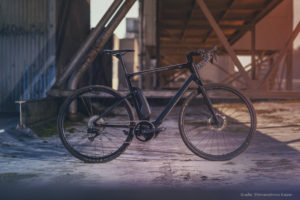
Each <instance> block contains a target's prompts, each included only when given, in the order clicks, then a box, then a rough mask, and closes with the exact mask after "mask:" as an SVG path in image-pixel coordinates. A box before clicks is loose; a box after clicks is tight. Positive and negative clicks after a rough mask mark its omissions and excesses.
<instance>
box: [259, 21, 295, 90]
mask: <svg viewBox="0 0 300 200" xmlns="http://www.w3.org/2000/svg"><path fill="white" fill-rule="evenodd" d="M299 31H300V22H298V24H297V26H296V28H295V29H294V31H293V33H292V34H291V36H290V37H289V39H288V40H287V41H286V43H285V44H284V46H283V47H282V49H281V50H280V52H279V55H278V56H277V58H276V60H275V62H274V64H273V65H272V66H271V67H270V69H269V70H268V72H267V74H266V75H265V76H264V78H263V79H262V80H261V82H260V84H259V86H258V89H261V88H262V87H263V86H264V85H265V84H266V82H267V80H268V79H269V78H270V76H271V74H272V72H273V71H275V70H276V68H278V65H279V64H280V62H281V60H282V58H283V56H284V55H285V53H286V52H287V51H288V49H290V48H291V46H292V43H293V41H294V40H295V39H296V37H297V35H298V33H299Z"/></svg>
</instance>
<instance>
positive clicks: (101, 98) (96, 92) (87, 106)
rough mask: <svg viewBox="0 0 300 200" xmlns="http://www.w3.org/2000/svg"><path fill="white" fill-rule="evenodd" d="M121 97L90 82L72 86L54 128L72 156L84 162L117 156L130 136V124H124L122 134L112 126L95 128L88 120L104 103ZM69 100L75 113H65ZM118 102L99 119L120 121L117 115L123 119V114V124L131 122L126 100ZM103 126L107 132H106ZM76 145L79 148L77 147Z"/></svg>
mask: <svg viewBox="0 0 300 200" xmlns="http://www.w3.org/2000/svg"><path fill="white" fill-rule="evenodd" d="M121 98H122V96H121V95H120V94H119V93H118V92H117V91H115V90H113V89H112V88H109V87H106V86H101V85H93V86H88V87H84V88H81V89H78V90H76V91H75V92H74V93H73V94H72V95H71V96H69V97H68V98H67V99H66V100H65V101H64V103H63V104H62V106H61V107H60V110H59V114H58V132H59V136H60V139H61V141H62V143H63V145H64V146H65V148H66V149H67V150H68V151H69V152H70V153H71V154H72V155H73V156H75V157H76V158H78V159H80V160H82V161H84V162H87V163H104V162H108V161H111V160H113V159H115V158H117V157H118V156H120V155H121V154H122V153H123V152H124V151H125V150H126V148H127V147H128V146H129V144H130V143H131V141H132V138H133V129H132V128H128V129H129V130H128V132H127V134H126V133H125V132H124V131H123V133H122V132H120V133H119V132H118V130H117V131H115V130H114V131H112V128H102V129H101V130H100V128H99V129H96V128H94V127H92V126H93V125H92V124H93V123H91V121H93V119H94V118H95V116H98V115H99V114H101V113H102V112H103V110H104V109H105V108H107V107H108V105H111V104H112V103H113V102H116V101H117V100H120V99H121ZM71 103H74V104H75V105H76V106H75V107H76V109H77V114H76V115H75V117H74V115H71V114H70V113H69V109H70V105H71ZM101 106H102V107H101ZM118 106H119V107H117V109H118V110H117V111H116V110H114V109H113V110H111V111H110V112H109V113H107V114H106V115H105V116H104V117H103V118H101V119H99V120H103V121H104V120H106V121H108V120H110V121H116V122H120V119H121V121H122V120H123V119H124V120H123V121H124V123H125V118H126V120H127V119H128V121H126V124H130V123H132V122H133V121H134V114H133V111H132V107H131V105H130V103H129V102H128V101H127V100H126V99H124V100H123V101H122V102H121V103H120V105H118ZM120 107H121V108H120ZM96 112H97V113H96ZM121 115H122V116H121ZM93 117H94V118H93ZM106 121H105V122H106ZM123 121H122V122H123ZM92 128H94V129H92ZM106 129H109V131H110V132H106ZM116 129H117V128H116ZM85 130H86V132H85ZM88 130H96V131H95V132H99V134H98V135H97V134H96V133H94V136H91V133H89V131H88ZM94 137H95V138H94ZM117 139H118V140H117ZM113 140H114V142H112V141H113ZM89 141H90V143H91V144H89ZM77 142H78V144H77ZM79 142H80V144H79ZM109 143H111V144H109ZM89 145H91V146H89ZM79 147H81V148H83V149H81V150H79ZM92 148H94V150H93V149H92ZM111 150H113V151H112V152H110V151H111ZM101 152H102V154H101ZM106 152H109V153H106Z"/></svg>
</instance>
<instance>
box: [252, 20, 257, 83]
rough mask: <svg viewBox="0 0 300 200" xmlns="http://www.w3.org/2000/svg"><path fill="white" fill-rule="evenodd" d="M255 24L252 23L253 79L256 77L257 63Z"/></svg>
mask: <svg viewBox="0 0 300 200" xmlns="http://www.w3.org/2000/svg"><path fill="white" fill-rule="evenodd" d="M255 42H256V38H255V24H253V25H252V29H251V65H252V66H251V77H252V80H255V79H256V63H255Z"/></svg>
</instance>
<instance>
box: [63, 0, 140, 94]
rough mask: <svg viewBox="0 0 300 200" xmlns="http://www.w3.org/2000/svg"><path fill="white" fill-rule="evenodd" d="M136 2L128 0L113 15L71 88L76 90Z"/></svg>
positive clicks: (73, 77)
mask: <svg viewBox="0 0 300 200" xmlns="http://www.w3.org/2000/svg"><path fill="white" fill-rule="evenodd" d="M134 2H135V0H126V1H125V2H124V3H123V4H122V6H121V7H120V9H119V10H118V12H117V13H116V14H115V16H114V17H113V19H112V20H111V21H110V22H109V24H108V25H107V26H106V27H105V29H104V31H103V32H102V33H101V36H100V37H99V38H98V41H99V42H98V43H97V44H96V46H95V48H94V49H93V50H92V51H91V52H90V53H89V55H88V56H87V58H86V60H85V61H84V63H83V64H82V66H81V67H80V68H79V70H78V71H77V72H76V73H75V74H74V75H73V76H72V77H71V78H70V81H69V85H68V88H69V89H71V90H74V89H76V88H77V85H78V82H79V80H80V78H81V76H82V75H83V74H84V72H85V71H86V70H87V69H88V67H89V66H90V65H91V64H92V62H93V61H94V60H95V58H96V57H97V55H98V54H99V52H100V51H101V50H102V48H103V47H104V45H105V44H106V42H107V41H108V40H109V38H110V37H111V36H112V34H113V32H114V30H115V29H116V28H117V26H118V25H119V23H120V22H121V21H122V19H123V18H124V17H125V15H126V14H127V12H128V11H129V10H130V8H131V7H132V5H133V4H134Z"/></svg>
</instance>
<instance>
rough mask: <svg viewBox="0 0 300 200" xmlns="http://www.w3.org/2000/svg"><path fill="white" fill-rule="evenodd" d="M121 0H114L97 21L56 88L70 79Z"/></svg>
mask: <svg viewBox="0 0 300 200" xmlns="http://www.w3.org/2000/svg"><path fill="white" fill-rule="evenodd" d="M122 2H123V0H115V1H114V2H113V3H112V4H111V6H110V7H109V8H108V10H107V11H106V13H105V14H104V16H103V17H102V19H101V20H100V21H99V23H98V24H97V26H96V27H95V29H94V30H93V31H92V32H91V33H90V35H89V36H88V38H87V39H86V41H85V42H84V43H83V45H82V46H81V47H80V48H79V50H78V51H77V53H76V54H75V55H74V56H73V58H72V59H71V62H70V63H69V64H68V66H67V67H66V71H65V72H64V74H63V76H62V77H61V78H60V79H59V80H58V81H57V82H56V86H57V87H60V86H61V85H62V84H63V83H64V82H65V81H66V80H67V78H69V77H70V75H71V74H72V72H73V71H74V70H75V69H76V67H77V66H78V64H79V63H80V61H81V60H82V58H83V56H84V55H85V53H86V52H87V51H88V50H89V49H90V48H91V46H92V45H93V44H94V43H95V41H96V39H97V38H98V37H99V35H100V34H101V32H102V31H103V28H104V26H105V24H106V23H107V22H108V21H109V19H111V17H112V16H113V14H114V13H115V12H116V10H117V8H118V7H119V6H120V5H121V3H122Z"/></svg>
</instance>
